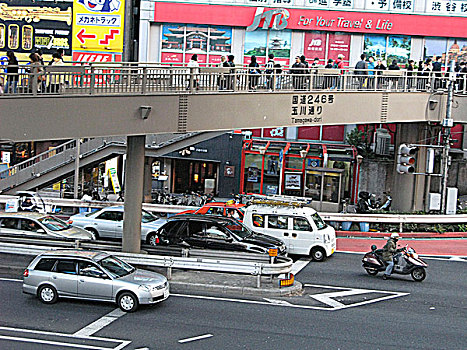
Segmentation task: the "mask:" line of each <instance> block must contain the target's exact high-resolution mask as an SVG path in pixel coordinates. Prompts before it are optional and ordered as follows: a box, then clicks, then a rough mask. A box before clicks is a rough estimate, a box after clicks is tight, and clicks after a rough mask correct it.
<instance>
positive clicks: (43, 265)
mask: <svg viewBox="0 0 467 350" xmlns="http://www.w3.org/2000/svg"><path fill="white" fill-rule="evenodd" d="M56 261H57V259H49V258H44V259H41V260H40V261H39V262H38V263H37V265H36V267H35V268H34V270H38V271H52V268H53V267H54V265H55V262H56Z"/></svg>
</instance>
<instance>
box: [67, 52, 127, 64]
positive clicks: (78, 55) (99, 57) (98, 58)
mask: <svg viewBox="0 0 467 350" xmlns="http://www.w3.org/2000/svg"><path fill="white" fill-rule="evenodd" d="M73 61H74V62H121V61H122V55H121V54H114V53H99V52H87V51H86V52H77V51H73Z"/></svg>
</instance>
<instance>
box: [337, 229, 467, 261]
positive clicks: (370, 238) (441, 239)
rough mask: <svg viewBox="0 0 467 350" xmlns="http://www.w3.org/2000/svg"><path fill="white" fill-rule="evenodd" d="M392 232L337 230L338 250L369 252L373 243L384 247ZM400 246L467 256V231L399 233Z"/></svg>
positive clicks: (431, 253) (421, 250) (417, 250)
mask: <svg viewBox="0 0 467 350" xmlns="http://www.w3.org/2000/svg"><path fill="white" fill-rule="evenodd" d="M390 235H391V234H390V233H388V232H358V231H336V236H337V251H346V252H360V253H363V252H368V251H370V247H371V245H373V244H375V245H376V246H377V247H378V248H382V247H383V246H384V244H385V241H386V240H387V239H388V238H389V236H390ZM399 235H400V236H401V238H400V239H399V241H398V245H399V246H405V245H406V244H408V245H409V246H410V247H412V248H414V249H415V251H416V252H417V253H419V254H421V255H435V256H460V257H467V233H466V232H446V233H432V232H407V233H404V232H403V233H399Z"/></svg>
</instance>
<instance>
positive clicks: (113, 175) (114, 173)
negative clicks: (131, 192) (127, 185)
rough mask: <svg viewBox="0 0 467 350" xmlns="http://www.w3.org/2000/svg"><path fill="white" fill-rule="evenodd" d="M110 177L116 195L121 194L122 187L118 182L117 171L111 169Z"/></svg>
mask: <svg viewBox="0 0 467 350" xmlns="http://www.w3.org/2000/svg"><path fill="white" fill-rule="evenodd" d="M109 177H110V182H111V183H112V187H113V189H114V193H119V192H120V191H121V190H122V188H121V187H120V181H118V176H117V170H115V168H110V169H109Z"/></svg>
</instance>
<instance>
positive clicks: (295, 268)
mask: <svg viewBox="0 0 467 350" xmlns="http://www.w3.org/2000/svg"><path fill="white" fill-rule="evenodd" d="M310 261H311V258H302V259H299V260H297V261H296V262H294V263H293V265H292V271H291V272H292V273H293V274H294V275H296V274H297V273H299V272H300V271H301V270H302V269H303V268H304V267H305V266H307V265H308V264H309V263H310Z"/></svg>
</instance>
